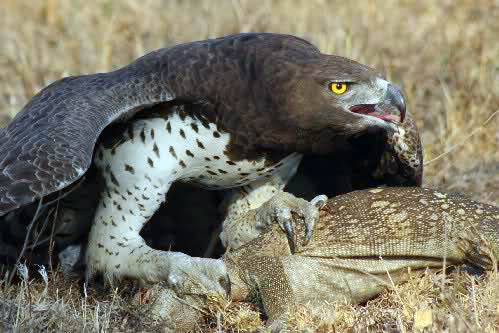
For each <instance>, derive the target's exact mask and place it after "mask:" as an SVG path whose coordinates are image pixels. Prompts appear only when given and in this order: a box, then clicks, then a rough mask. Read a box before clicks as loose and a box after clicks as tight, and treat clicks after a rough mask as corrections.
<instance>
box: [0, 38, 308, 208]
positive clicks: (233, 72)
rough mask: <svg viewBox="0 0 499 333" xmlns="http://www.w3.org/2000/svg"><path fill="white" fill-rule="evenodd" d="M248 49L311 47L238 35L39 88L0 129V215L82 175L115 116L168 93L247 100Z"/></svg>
mask: <svg viewBox="0 0 499 333" xmlns="http://www.w3.org/2000/svg"><path fill="white" fill-rule="evenodd" d="M248 45H249V46H248ZM257 45H258V47H257ZM248 47H252V48H253V49H258V50H259V52H260V53H262V54H269V53H271V52H276V53H279V52H280V51H281V50H292V52H293V55H292V57H293V58H295V57H297V58H300V57H306V54H307V53H308V52H310V50H312V52H313V53H314V54H316V53H317V49H315V47H314V46H312V45H311V44H310V43H308V42H306V41H304V40H301V39H299V38H296V37H294V36H288V35H275V34H239V35H233V36H227V37H223V38H218V39H212V40H206V41H199V42H193V43H187V44H181V45H177V46H175V47H172V48H168V49H160V50H158V51H154V52H152V53H149V54H147V55H145V56H143V57H141V58H139V59H137V60H136V61H135V62H133V63H131V64H130V65H128V66H126V67H123V68H121V69H119V70H116V71H114V72H110V73H101V74H93V75H83V76H76V77H69V78H65V79H62V80H59V81H57V82H55V83H53V84H51V85H49V86H48V87H46V88H45V89H43V90H42V91H41V92H40V93H39V94H37V95H36V96H35V97H33V99H32V100H31V101H30V102H29V103H28V104H27V105H26V106H25V107H24V108H23V110H22V111H21V112H20V113H19V114H18V115H17V116H16V117H15V119H14V120H13V121H12V123H11V124H10V125H9V126H8V127H7V128H6V129H4V130H2V131H1V132H0V216H2V215H4V214H5V213H7V212H8V211H10V210H13V209H15V208H17V207H20V206H21V205H24V204H26V203H29V202H32V201H34V200H36V199H37V198H40V197H43V196H44V195H48V194H50V193H52V192H55V191H57V190H60V189H62V188H64V187H65V186H68V185H69V184H71V183H72V182H74V181H75V180H76V179H78V178H79V177H81V175H82V174H84V173H85V171H86V170H87V169H88V167H89V165H90V163H91V159H92V153H93V149H94V145H95V143H96V141H97V139H98V137H99V135H100V133H101V132H102V130H103V129H104V128H105V127H106V126H108V125H109V124H110V123H112V122H113V121H115V120H117V119H123V118H127V117H129V116H131V115H132V114H134V113H135V112H136V111H138V110H140V109H144V108H146V107H148V106H151V105H154V104H158V103H162V102H167V101H171V100H173V99H176V100H178V101H181V102H192V101H196V102H197V101H203V102H207V101H208V102H209V101H210V100H212V99H214V98H217V97H219V95H220V94H221V93H222V92H224V93H225V94H228V95H227V96H225V97H224V100H225V101H229V102H230V103H229V104H230V105H232V104H235V102H236V101H237V102H238V103H240V104H241V105H246V106H247V105H248V103H247V101H241V100H242V99H244V98H245V96H244V95H245V94H242V93H241V92H244V91H247V87H246V85H247V83H248V82H249V81H254V80H255V78H250V77H249V76H248V75H249V74H248V73H249V72H251V71H249V69H247V68H246V67H248V66H249V65H248V64H251V62H247V61H246V58H245V56H246V55H247V54H248V52H246V51H245V48H248ZM300 47H302V48H303V50H301V49H300ZM300 52H302V53H303V54H301V53H300ZM272 55H275V54H272ZM288 56H289V54H288ZM248 71H249V72H248ZM200 82H202V84H200ZM235 86H237V87H238V89H234V87H235ZM229 88H230V89H229ZM230 94H232V95H230ZM228 109H231V108H228ZM228 114H229V115H230V114H234V113H233V112H232V113H228ZM232 118H234V117H232ZM232 118H231V119H222V121H224V122H227V123H230V121H234V119H232ZM236 118H237V117H236ZM235 123H237V124H239V123H240V122H238V121H236V122H235Z"/></svg>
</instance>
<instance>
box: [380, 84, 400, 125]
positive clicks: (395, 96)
mask: <svg viewBox="0 0 499 333" xmlns="http://www.w3.org/2000/svg"><path fill="white" fill-rule="evenodd" d="M382 104H388V105H390V106H394V107H395V108H397V110H398V111H399V112H400V122H403V121H404V118H405V98H404V95H403V94H402V91H401V90H400V88H399V87H397V86H396V85H394V84H391V83H388V86H387V88H386V93H385V98H384V100H383V103H382Z"/></svg>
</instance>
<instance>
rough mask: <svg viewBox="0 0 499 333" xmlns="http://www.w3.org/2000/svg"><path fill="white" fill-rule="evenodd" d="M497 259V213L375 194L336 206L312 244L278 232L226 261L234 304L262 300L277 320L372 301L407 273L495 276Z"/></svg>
mask: <svg viewBox="0 0 499 333" xmlns="http://www.w3.org/2000/svg"><path fill="white" fill-rule="evenodd" d="M262 209H265V206H262ZM301 227H302V226H301V224H300V223H297V224H296V228H297V229H299V228H301ZM302 234H303V233H301V232H296V233H295V235H302ZM293 243H294V244H298V245H297V246H296V248H291V247H290V244H293ZM498 258H499V208H497V207H494V206H490V205H486V204H482V203H479V202H475V201H472V200H470V199H467V198H466V197H463V196H460V195H453V194H445V193H440V192H437V191H434V190H430V189H422V188H376V189H371V190H363V191H356V192H352V193H349V194H346V195H342V196H338V197H335V198H333V199H330V200H329V202H328V204H327V206H326V207H325V208H324V209H323V210H322V212H321V219H320V222H319V223H318V224H317V225H316V227H315V230H314V234H313V237H312V240H311V241H310V242H309V243H307V244H303V242H302V241H301V240H300V239H296V240H295V242H289V241H288V239H287V237H286V234H285V233H284V232H283V231H282V230H280V229H279V227H278V226H277V225H273V226H272V227H271V229H270V230H269V231H268V232H266V233H264V234H262V235H261V236H260V237H258V238H257V239H255V240H253V241H251V242H250V243H248V244H247V245H245V246H243V247H241V248H240V249H238V250H236V251H234V252H230V253H227V254H226V255H225V257H224V261H225V263H226V265H227V270H228V273H229V278H230V281H231V297H232V298H233V299H234V300H248V299H254V297H256V296H257V297H259V298H261V302H262V304H263V307H264V310H265V312H266V313H267V315H268V316H269V318H270V319H278V318H281V317H283V315H285V313H286V312H287V311H288V310H291V309H292V307H293V306H295V305H297V304H308V306H309V307H310V308H311V310H312V311H313V309H317V308H318V307H320V306H322V305H324V303H325V302H333V301H339V300H348V301H351V302H354V303H357V302H363V301H366V300H368V299H370V298H372V297H374V296H376V295H377V294H379V293H380V292H381V291H382V290H384V289H385V288H386V287H387V285H390V284H391V281H390V278H391V279H392V280H393V281H394V282H400V281H403V280H404V279H405V278H406V276H407V274H406V273H407V271H408V268H410V269H411V270H413V271H414V270H418V269H425V268H426V267H429V268H439V267H443V265H444V262H445V264H446V265H459V264H471V265H474V266H477V267H478V268H482V269H492V268H494V267H496V264H497V259H498ZM388 273H389V274H390V276H389V275H388Z"/></svg>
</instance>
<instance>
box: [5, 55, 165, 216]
mask: <svg viewBox="0 0 499 333" xmlns="http://www.w3.org/2000/svg"><path fill="white" fill-rule="evenodd" d="M167 52H168V51H167V50H163V51H159V52H155V53H152V54H150V55H149V56H147V57H145V58H142V59H139V60H138V61H137V62H136V63H133V64H132V65H130V66H128V67H125V68H123V69H120V70H118V71H115V72H111V73H105V74H94V75H85V76H77V77H70V78H65V79H62V80H60V81H57V82H55V83H53V84H51V85H50V86H48V87H46V88H45V89H43V90H42V91H41V92H40V93H39V94H38V95H36V96H35V97H33V99H32V100H31V101H30V102H29V103H28V104H27V105H26V106H25V107H24V109H23V110H22V111H21V112H20V113H19V114H18V115H17V116H16V117H15V118H14V120H13V121H12V123H11V124H10V125H9V126H8V127H7V128H5V129H4V130H3V131H2V132H0V142H1V144H0V216H1V215H3V214H5V213H6V212H8V211H10V210H12V209H15V208H17V207H19V206H21V205H23V204H26V203H29V202H31V201H33V200H35V199H36V198H40V197H42V196H44V195H47V194H50V193H52V192H54V191H57V190H59V189H62V188H64V187H65V186H67V185H69V184H71V183H72V182H73V181H75V180H76V179H78V178H79V177H80V176H81V175H83V174H84V172H85V171H86V170H87V169H88V167H89V165H90V162H91V159H92V152H93V148H94V145H95V142H96V140H97V138H98V137H99V135H100V133H101V132H102V130H103V129H104V128H105V127H106V126H107V125H109V124H110V123H111V122H113V121H114V120H116V119H117V118H120V117H123V116H125V115H127V114H129V113H130V112H133V111H134V110H137V109H138V108H143V107H145V106H147V105H151V104H155V103H159V102H164V101H168V100H171V99H172V98H173V95H172V93H171V92H170V90H169V89H168V88H167V87H166V86H164V85H163V83H164V82H162V81H161V80H158V79H157V76H158V75H159V73H160V71H161V65H162V63H161V61H160V60H161V58H162V56H163V55H164V54H166V53H167Z"/></svg>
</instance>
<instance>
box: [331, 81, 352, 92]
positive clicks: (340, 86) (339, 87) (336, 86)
mask: <svg viewBox="0 0 499 333" xmlns="http://www.w3.org/2000/svg"><path fill="white" fill-rule="evenodd" d="M347 89H348V84H346V83H345V82H333V83H331V91H332V92H334V93H335V94H336V95H341V94H344V93H346V91H347Z"/></svg>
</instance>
